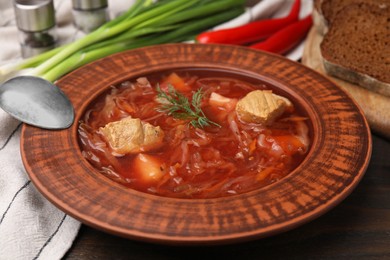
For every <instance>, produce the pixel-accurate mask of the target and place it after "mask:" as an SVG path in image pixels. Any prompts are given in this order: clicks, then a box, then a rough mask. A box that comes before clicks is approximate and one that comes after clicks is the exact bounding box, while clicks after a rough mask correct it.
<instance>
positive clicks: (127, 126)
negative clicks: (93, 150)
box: [100, 117, 164, 155]
mask: <svg viewBox="0 0 390 260" xmlns="http://www.w3.org/2000/svg"><path fill="white" fill-rule="evenodd" d="M100 131H101V133H102V134H103V135H104V137H105V138H106V140H107V142H108V143H109V144H110V146H111V148H112V150H113V151H114V152H115V153H117V154H119V155H123V154H128V153H138V152H145V151H150V150H153V149H157V148H158V147H160V146H161V145H162V142H163V138H164V132H163V131H162V130H161V128H160V127H159V126H153V125H151V124H149V123H145V122H142V121H141V120H140V119H139V118H131V117H127V118H125V119H122V120H120V121H116V122H111V123H108V124H107V125H105V126H104V127H101V128H100Z"/></svg>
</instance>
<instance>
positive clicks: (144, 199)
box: [21, 44, 371, 245]
mask: <svg viewBox="0 0 390 260" xmlns="http://www.w3.org/2000/svg"><path fill="white" fill-rule="evenodd" d="M180 68H203V69H204V68H207V69H211V70H213V69H214V70H215V69H223V70H225V71H228V72H231V73H235V74H237V73H238V74H243V75H246V76H250V77H252V78H253V77H254V78H257V79H259V80H260V81H263V82H266V83H267V84H269V85H271V86H272V88H273V89H274V90H275V91H277V92H283V93H284V94H286V95H287V96H288V97H289V98H291V99H292V100H293V101H294V102H295V103H298V104H299V105H300V106H301V107H302V108H303V110H304V111H305V113H306V114H307V116H308V117H309V118H310V125H311V137H312V144H311V149H310V151H309V153H308V155H307V157H306V158H305V160H304V161H303V162H302V163H301V164H300V165H299V166H298V168H296V169H295V170H294V171H293V172H291V173H290V174H289V175H288V176H286V177H285V178H283V179H282V180H280V181H278V182H276V183H273V184H272V185H269V186H266V187H264V188H261V189H258V190H254V191H251V192H247V193H244V194H241V195H234V196H230V197H223V198H214V199H193V200H191V199H174V198H164V197H160V196H154V195H150V194H146V193H142V192H139V191H135V190H132V189H129V188H126V187H124V186H122V185H120V184H118V183H115V182H113V181H112V180H110V179H108V178H107V177H105V176H103V175H101V174H99V173H98V172H97V171H96V170H95V169H94V168H93V167H92V166H91V165H90V164H89V163H88V162H87V161H86V160H85V159H84V158H83V156H82V155H81V152H80V148H79V145H78V136H77V128H78V120H79V119H80V117H81V116H82V115H83V112H84V110H85V109H86V107H87V106H88V105H89V104H90V103H91V102H92V101H93V100H94V99H95V98H97V96H99V95H100V94H101V93H103V92H104V91H105V90H106V89H107V88H108V87H110V86H111V85H115V84H118V83H120V82H123V81H125V80H128V79H133V78H136V77H138V76H142V75H145V74H149V73H151V72H157V71H164V70H169V69H180ZM57 84H58V85H59V86H60V87H61V89H62V90H63V91H64V92H65V93H66V94H67V95H68V97H69V98H70V100H71V101H72V103H73V105H74V108H75V113H76V121H75V123H74V124H73V125H72V126H71V127H70V128H69V129H66V130H62V131H47V130H42V129H38V128H35V127H32V126H28V125H25V126H24V127H23V131H22V138H21V151H22V157H23V162H24V165H25V168H26V170H27V172H28V174H29V176H30V178H31V180H32V181H33V183H34V184H35V186H36V187H37V188H38V189H39V191H40V192H41V193H42V194H43V195H44V196H46V198H47V199H48V200H50V201H51V202H52V203H53V204H54V205H56V206H57V207H58V208H60V209H61V210H63V211H64V212H66V213H68V214H69V215H71V216H73V217H74V218H76V219H78V220H80V221H81V222H83V223H85V224H87V225H90V226H92V227H95V228H98V229H101V230H104V231H106V232H109V233H113V234H117V235H120V236H123V237H127V238H131V239H137V240H143V241H149V242H156V243H166V244H191V245H193V244H222V243H232V242H237V241H243V240H249V239H255V238H262V237H266V236H271V235H274V234H276V233H280V232H283V231H286V230H289V229H292V228H295V227H297V226H299V225H302V224H304V223H306V222H308V221H310V220H313V219H314V218H316V217H318V216H320V215H321V214H324V213H325V212H326V211H328V210H330V209H331V208H333V207H334V206H336V205H337V204H338V203H340V202H341V201H342V200H343V199H344V198H345V197H346V196H348V195H349V194H350V193H351V192H352V190H353V189H354V188H355V187H356V185H357V184H358V183H359V181H360V179H361V178H362V177H363V174H364V172H365V170H366V167H367V165H368V162H369V159H370V155H371V136H370V131H369V127H368V125H367V121H366V119H365V118H364V116H363V114H362V111H361V110H360V109H359V107H358V106H357V105H356V103H355V102H354V101H353V100H352V99H351V98H350V97H349V95H347V94H346V93H345V92H344V91H342V90H341V89H340V88H338V87H337V86H336V85H335V84H334V83H332V82H331V81H329V80H328V79H326V78H325V77H323V76H321V75H320V74H318V73H316V72H314V71H313V70H311V69H308V68H307V67H304V66H302V65H300V64H298V63H296V62H292V61H289V60H286V59H284V58H282V57H279V56H276V55H272V54H267V53H263V52H259V51H256V50H252V49H248V48H245V47H234V46H224V45H197V44H170V45H160V46H153V47H148V48H143V49H137V50H131V51H127V52H124V53H120V54H116V55H113V56H110V57H107V58H104V59H102V60H99V61H97V62H94V63H92V64H89V65H87V66H84V67H82V68H80V69H78V70H76V71H75V72H73V73H71V74H69V75H67V76H65V77H63V78H62V79H61V80H59V81H58V82H57Z"/></svg>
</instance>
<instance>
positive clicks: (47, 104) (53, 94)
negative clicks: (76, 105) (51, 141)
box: [0, 76, 74, 129]
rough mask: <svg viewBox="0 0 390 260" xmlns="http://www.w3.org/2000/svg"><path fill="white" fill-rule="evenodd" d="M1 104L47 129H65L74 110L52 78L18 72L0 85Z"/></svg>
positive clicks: (23, 120)
mask: <svg viewBox="0 0 390 260" xmlns="http://www.w3.org/2000/svg"><path fill="white" fill-rule="evenodd" d="M0 107H1V108H2V109H4V111H6V112H7V113H9V114H10V115H12V116H13V117H15V118H16V119H18V120H20V121H22V122H24V123H27V124H30V125H33V126H37V127H40V128H44V129H65V128H68V127H69V126H71V125H72V123H73V121H74V110H73V106H72V104H71V103H70V101H69V99H68V98H67V97H66V96H65V94H64V93H63V92H62V91H61V90H60V89H59V88H58V87H57V86H55V85H54V84H52V83H51V82H49V81H47V80H44V79H42V78H38V77H33V76H19V77H15V78H12V79H10V80H8V81H6V82H4V83H3V84H2V85H1V86H0Z"/></svg>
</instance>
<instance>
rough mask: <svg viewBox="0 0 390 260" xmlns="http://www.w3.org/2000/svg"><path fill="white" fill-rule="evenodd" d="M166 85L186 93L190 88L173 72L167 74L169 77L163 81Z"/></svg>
mask: <svg viewBox="0 0 390 260" xmlns="http://www.w3.org/2000/svg"><path fill="white" fill-rule="evenodd" d="M164 83H165V84H166V85H168V84H170V85H172V86H173V87H174V88H175V89H176V90H177V91H180V92H188V91H191V87H190V86H188V85H187V83H186V82H185V81H184V79H183V78H181V77H180V76H179V75H177V74H176V73H175V72H172V73H171V74H169V76H168V77H167V78H166V79H165V80H164Z"/></svg>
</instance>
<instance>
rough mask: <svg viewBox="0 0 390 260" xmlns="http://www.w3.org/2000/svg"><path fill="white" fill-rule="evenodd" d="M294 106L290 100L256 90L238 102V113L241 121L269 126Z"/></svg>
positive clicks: (265, 91) (270, 92)
mask: <svg viewBox="0 0 390 260" xmlns="http://www.w3.org/2000/svg"><path fill="white" fill-rule="evenodd" d="M292 106H293V105H292V103H291V102H290V100H288V99H287V98H285V97H281V96H278V95H276V94H273V93H272V91H269V90H254V91H252V92H249V93H248V94H247V95H246V96H245V97H243V98H242V99H241V100H239V101H238V103H237V105H236V112H237V115H238V117H239V119H240V120H242V121H245V122H247V123H257V124H265V125H269V124H271V123H272V122H273V121H275V119H277V118H278V117H279V116H281V115H282V114H283V113H284V111H286V109H292Z"/></svg>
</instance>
